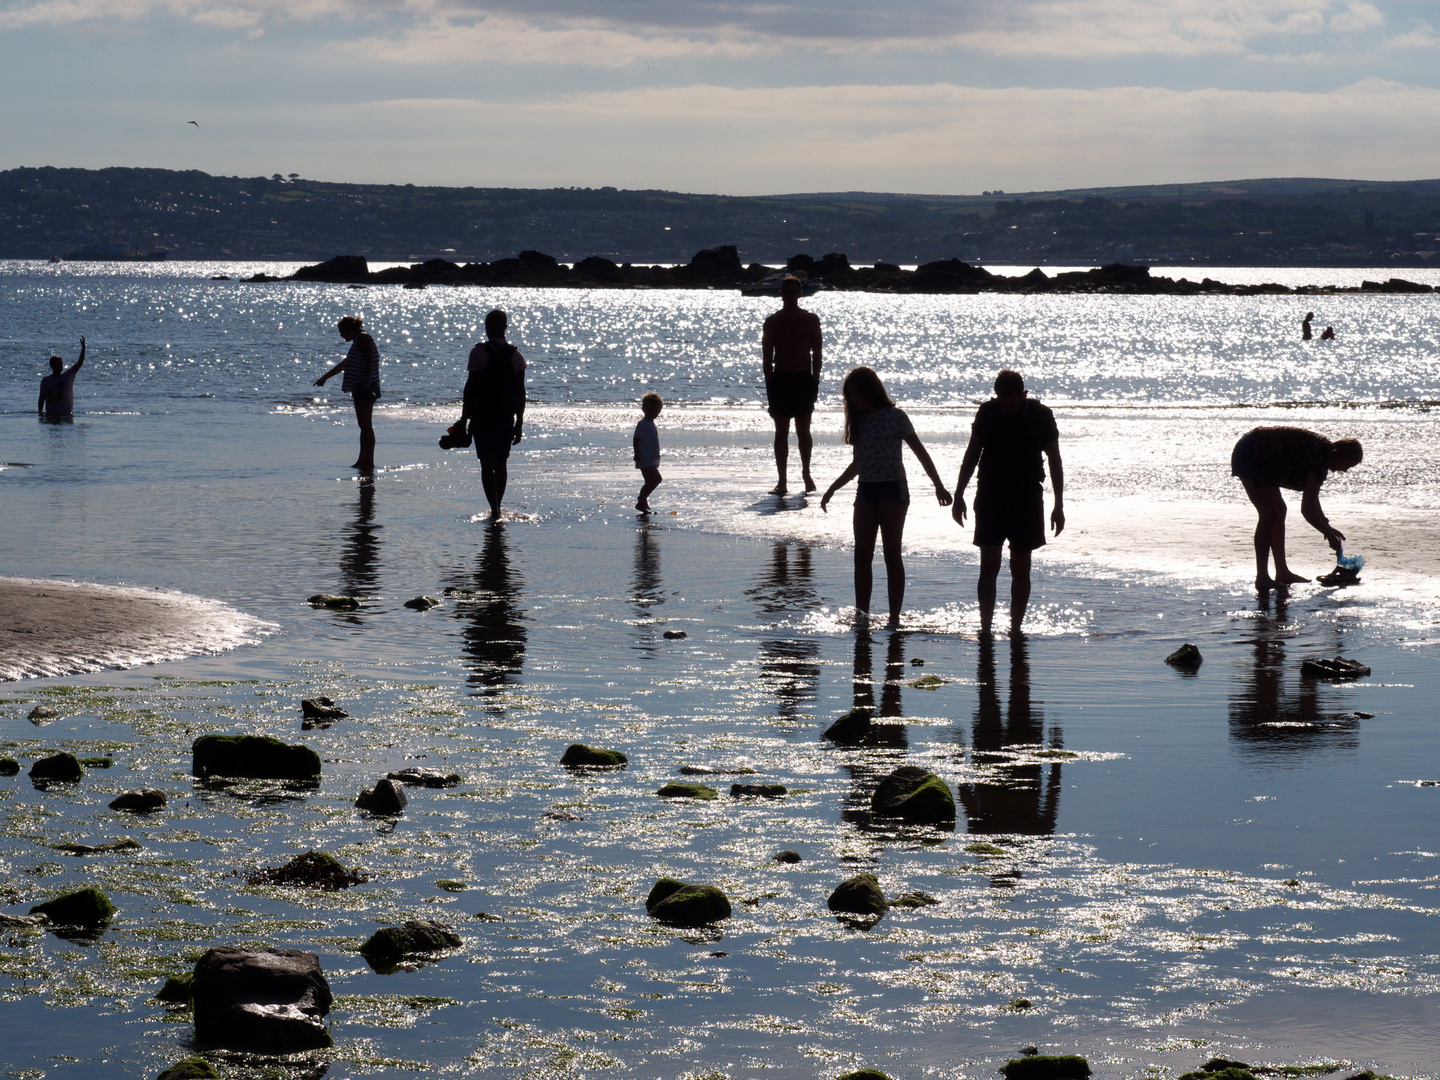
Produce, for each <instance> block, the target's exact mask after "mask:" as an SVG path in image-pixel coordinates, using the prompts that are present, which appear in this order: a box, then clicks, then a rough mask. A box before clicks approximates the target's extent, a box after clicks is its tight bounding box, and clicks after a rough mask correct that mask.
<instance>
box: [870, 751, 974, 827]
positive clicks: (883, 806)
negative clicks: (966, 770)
mask: <svg viewBox="0 0 1440 1080" xmlns="http://www.w3.org/2000/svg"><path fill="white" fill-rule="evenodd" d="M870 810H871V812H872V813H874V814H876V815H878V816H879V817H891V818H899V819H900V820H902V821H905V822H908V823H910V824H917V825H954V824H955V796H954V795H953V794H952V793H951V791H950V785H949V784H947V783H945V781H944V780H941V779H940V777H938V776H936V775H935V774H934V773H932V772H927V771H926V770H924V769H921V768H918V767H917V766H914V765H904V766H901V767H900V768H898V769H896V770H895V771H894V772H892V773H891V774H890V775H889V776H887V777H885V779H883V780H881V781H880V784H879V786H877V787H876V788H875V794H874V795H873V796H872V797H871V799H870Z"/></svg>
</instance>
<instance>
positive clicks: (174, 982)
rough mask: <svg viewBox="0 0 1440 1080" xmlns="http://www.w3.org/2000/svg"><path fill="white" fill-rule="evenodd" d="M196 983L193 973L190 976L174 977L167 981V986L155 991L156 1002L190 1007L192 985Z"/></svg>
mask: <svg viewBox="0 0 1440 1080" xmlns="http://www.w3.org/2000/svg"><path fill="white" fill-rule="evenodd" d="M194 981H195V975H194V973H193V972H192V973H191V974H189V975H172V976H170V977H169V978H168V979H166V980H165V985H164V986H162V987H160V989H159V990H157V991H155V1000H156V1001H168V1002H170V1003H171V1004H174V1005H188V1004H189V1003H190V989H191V984H192V983H193V982H194Z"/></svg>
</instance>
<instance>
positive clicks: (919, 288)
mask: <svg viewBox="0 0 1440 1080" xmlns="http://www.w3.org/2000/svg"><path fill="white" fill-rule="evenodd" d="M780 270H788V271H790V272H792V273H803V274H804V275H805V276H806V277H808V278H809V279H810V280H812V281H816V282H819V283H820V284H821V285H822V286H823V287H824V288H826V289H830V290H836V291H840V292H884V293H925V294H934V293H981V292H1003V293H1020V294H1029V293H1120V294H1142V295H1170V296H1213V295H1221V296H1257V295H1296V294H1298V295H1318V294H1331V293H1432V292H1434V291H1435V289H1434V288H1433V287H1432V286H1430V285H1424V284H1420V283H1418V282H1414V281H1406V280H1404V279H1403V278H1390V279H1389V280H1388V281H1365V282H1362V283H1361V284H1360V285H1356V286H1340V285H1301V286H1296V287H1294V288H1292V287H1290V286H1287V285H1281V284H1278V283H1276V282H1267V283H1262V284H1257V285H1233V284H1228V283H1226V282H1223V281H1215V280H1213V279H1212V278H1208V277H1205V278H1202V279H1201V280H1200V281H1191V280H1190V279H1188V278H1184V277H1182V278H1178V279H1176V278H1169V277H1163V276H1157V275H1153V274H1151V273H1150V268H1149V267H1148V266H1130V265H1128V264H1125V263H1112V264H1110V265H1108V266H1101V267H1097V268H1094V269H1089V270H1056V271H1052V272H1051V273H1049V274H1047V273H1046V272H1045V271H1044V270H1041V269H1040V268H1039V267H1036V268H1035V269H1034V270H1031V271H1030V272H1029V273H1027V274H1018V275H1013V276H1006V275H1004V274H992V273H991V272H990V271H988V270H986V269H985V268H984V267H981V266H973V265H971V264H969V263H966V262H962V261H961V260H959V259H938V260H935V261H933V262H928V263H922V264H921V265H919V266H917V267H916V268H915V269H913V270H910V269H906V268H904V267H901V266H898V265H896V264H894V263H886V262H877V263H875V264H874V265H873V266H851V265H850V260H849V258H848V257H847V256H846V255H844V254H843V253H841V252H835V251H832V252H830V253H829V254H827V255H825V256H823V257H822V258H819V259H817V258H815V257H814V256H811V255H806V254H798V255H792V256H791V257H790V258H789V259H788V260H787V261H786V265H785V266H784V267H775V266H765V265H762V264H760V263H750V264H749V265H745V264H742V263H741V261H740V255H739V252H738V251H737V250H736V248H735V247H734V246H732V245H728V244H727V245H723V246H721V247H714V248H706V249H704V250H703V251H698V252H696V253H695V255H694V256H693V257H692V258H691V259H690V261H689V262H688V263H686V264H684V265H676V266H642V265H636V264H632V263H623V264H621V263H615V262H612V261H611V260H609V259H606V258H602V257H601V256H599V255H591V256H590V257H589V258H586V259H581V260H580V261H579V262H577V263H575V264H574V265H573V266H567V265H566V264H565V263H562V262H559V261H558V260H556V259H555V258H554V257H553V256H551V255H546V254H545V253H544V252H541V251H522V252H520V254H519V255H517V256H515V257H514V258H510V259H497V260H495V261H494V262H488V263H480V262H468V263H463V264H462V263H456V262H451V261H449V260H448V259H430V260H428V261H426V262H420V263H412V264H411V265H409V266H390V267H386V268H385V269H383V270H371V269H370V265H369V263H368V262H367V261H366V260H365V258H364V257H363V256H360V255H337V256H336V257H335V258H333V259H329V260H327V261H326V262H323V263H317V264H315V265H313V266H302V267H301V268H300V269H299V270H297V271H295V273H293V274H291V275H290V276H289V277H272V276H271V275H269V274H264V273H260V274H256V275H255V276H254V277H250V278H246V279H245V280H246V281H248V282H251V283H268V282H280V281H319V282H327V283H333V284H347V285H398V286H402V287H407V288H422V287H428V286H431V285H442V286H443V285H454V286H463V285H505V286H512V287H514V286H519V287H522V288H523V287H531V288H547V289H554V288H568V289H735V288H739V289H749V288H750V287H752V286H754V285H755V284H757V283H758V282H760V281H762V280H764V279H765V278H766V277H769V276H770V275H772V274H775V273H777V272H779V271H780Z"/></svg>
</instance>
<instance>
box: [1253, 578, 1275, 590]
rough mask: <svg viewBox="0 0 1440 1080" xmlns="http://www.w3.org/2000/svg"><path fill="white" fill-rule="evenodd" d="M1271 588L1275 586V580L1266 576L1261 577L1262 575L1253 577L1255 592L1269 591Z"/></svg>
mask: <svg viewBox="0 0 1440 1080" xmlns="http://www.w3.org/2000/svg"><path fill="white" fill-rule="evenodd" d="M1273 588H1275V582H1273V581H1271V580H1270V579H1269V578H1268V577H1263V576H1262V577H1257V578H1256V579H1255V591H1256V592H1262V593H1265V592H1269V591H1270V590H1271V589H1273Z"/></svg>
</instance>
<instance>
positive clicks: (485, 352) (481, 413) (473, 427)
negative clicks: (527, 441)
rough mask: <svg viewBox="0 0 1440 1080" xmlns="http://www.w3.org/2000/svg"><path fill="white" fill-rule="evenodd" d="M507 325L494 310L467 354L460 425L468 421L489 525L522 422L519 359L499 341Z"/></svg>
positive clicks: (502, 492)
mask: <svg viewBox="0 0 1440 1080" xmlns="http://www.w3.org/2000/svg"><path fill="white" fill-rule="evenodd" d="M508 325H509V319H508V318H507V317H506V315H505V312H503V311H501V310H499V309H498V308H497V309H496V310H494V311H492V312H490V314H488V315H486V316H485V338H486V340H484V341H482V342H480V343H479V344H477V345H476V346H475V347H474V348H473V349H471V350H470V361H469V364H468V365H467V366H468V368H469V372H470V373H469V376H468V377H467V378H466V380H465V404H464V412H462V413H461V416H460V420H461V422H462V423H465V422H467V421H468V423H469V425H470V426H469V433H470V437H471V438H472V439H473V440H474V443H475V456H476V457H478V458H479V459H480V483H481V484H482V485H484V488H485V498H486V499H487V500H489V502H490V520H491V521H499V520H500V501H501V499H503V498H504V497H505V482H506V480H507V479H508V470H507V462H508V461H509V459H510V447H512V446H515V445H517V444H518V443H519V442H520V439H521V428H522V425H523V424H524V420H525V358H524V357H523V356H521V355H520V350H519V349H517V348H516V347H515V346H514V345H511V344H510V343H509V342H508V341H506V340H505V330H506V328H507V327H508Z"/></svg>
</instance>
